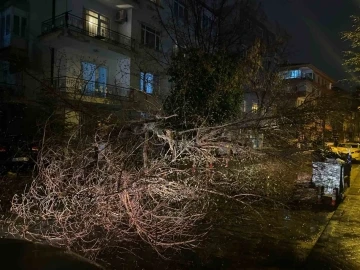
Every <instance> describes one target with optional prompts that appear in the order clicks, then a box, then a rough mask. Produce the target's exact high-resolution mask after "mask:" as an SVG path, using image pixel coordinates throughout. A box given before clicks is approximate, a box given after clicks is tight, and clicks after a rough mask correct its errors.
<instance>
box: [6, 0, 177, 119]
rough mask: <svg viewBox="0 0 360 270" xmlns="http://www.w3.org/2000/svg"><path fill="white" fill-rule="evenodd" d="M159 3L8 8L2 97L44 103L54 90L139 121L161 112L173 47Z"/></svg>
mask: <svg viewBox="0 0 360 270" xmlns="http://www.w3.org/2000/svg"><path fill="white" fill-rule="evenodd" d="M159 4H160V3H159V2H158V1H145V0H144V1H132V0H120V1H115V0H9V1H7V2H5V3H4V4H1V5H0V60H1V72H0V89H1V95H2V96H1V97H2V100H3V101H6V102H8V101H10V100H11V101H12V102H16V103H22V102H24V101H25V100H27V101H28V100H32V101H36V100H37V99H39V97H41V95H42V94H43V90H44V88H47V87H46V86H51V88H52V89H55V90H56V91H57V92H58V93H62V94H63V97H65V98H68V99H71V100H78V101H81V102H83V103H87V104H93V106H94V108H95V107H96V106H97V107H100V106H103V107H106V106H107V107H112V108H114V111H117V112H118V113H122V114H124V112H132V116H134V115H133V113H134V112H136V113H137V114H138V115H142V114H143V112H147V111H152V112H155V111H156V110H157V109H158V108H159V104H160V103H159V100H160V98H159V97H161V96H162V95H164V94H166V91H167V88H168V82H167V78H166V77H165V76H163V74H164V68H163V67H162V65H161V64H159V63H160V62H161V59H162V57H163V55H164V52H167V50H169V51H170V50H171V49H172V44H171V43H170V42H168V41H167V37H166V35H164V33H163V32H162V29H161V27H160V25H159V24H158V20H156V19H155V17H156V16H157V12H158V10H160V8H159ZM74 113H75V112H74ZM75 114H76V113H75ZM73 116H74V115H73ZM73 116H72V117H73ZM73 118H74V117H73Z"/></svg>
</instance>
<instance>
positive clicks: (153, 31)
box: [141, 23, 161, 51]
mask: <svg viewBox="0 0 360 270" xmlns="http://www.w3.org/2000/svg"><path fill="white" fill-rule="evenodd" d="M147 34H151V35H154V44H153V45H152V44H149V43H148V40H147V39H148V38H147ZM160 41H161V39H160V32H159V31H157V30H156V29H155V28H152V27H150V26H147V25H145V24H143V23H142V24H141V44H143V45H144V46H146V47H149V48H153V49H154V50H156V51H160V48H161V46H160V44H161V42H160Z"/></svg>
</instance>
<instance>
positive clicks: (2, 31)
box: [0, 17, 5, 37]
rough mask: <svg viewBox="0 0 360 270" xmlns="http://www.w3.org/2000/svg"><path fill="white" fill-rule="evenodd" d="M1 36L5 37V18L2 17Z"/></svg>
mask: <svg viewBox="0 0 360 270" xmlns="http://www.w3.org/2000/svg"><path fill="white" fill-rule="evenodd" d="M0 35H1V37H3V36H5V17H1V29H0Z"/></svg>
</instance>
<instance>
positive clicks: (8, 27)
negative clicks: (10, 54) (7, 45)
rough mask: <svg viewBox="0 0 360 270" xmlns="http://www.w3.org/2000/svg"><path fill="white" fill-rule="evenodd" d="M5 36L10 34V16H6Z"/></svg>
mask: <svg viewBox="0 0 360 270" xmlns="http://www.w3.org/2000/svg"><path fill="white" fill-rule="evenodd" d="M5 34H6V35H9V34H10V14H8V15H6V23H5Z"/></svg>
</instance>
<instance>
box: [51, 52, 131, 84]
mask: <svg viewBox="0 0 360 270" xmlns="http://www.w3.org/2000/svg"><path fill="white" fill-rule="evenodd" d="M114 56H115V55H113V57H109V56H104V55H103V54H101V53H99V54H97V53H90V52H85V51H80V50H76V49H74V48H63V49H61V50H57V51H56V59H55V66H56V68H55V76H60V77H63V76H67V77H79V76H80V78H81V62H83V61H84V62H91V63H94V64H96V65H98V66H105V67H106V68H107V70H108V76H107V84H110V85H119V86H121V87H126V88H128V87H130V74H129V68H130V67H129V65H130V59H129V58H123V56H122V57H118V58H115V57H114Z"/></svg>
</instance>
